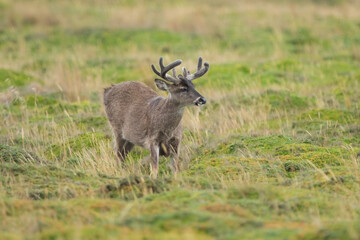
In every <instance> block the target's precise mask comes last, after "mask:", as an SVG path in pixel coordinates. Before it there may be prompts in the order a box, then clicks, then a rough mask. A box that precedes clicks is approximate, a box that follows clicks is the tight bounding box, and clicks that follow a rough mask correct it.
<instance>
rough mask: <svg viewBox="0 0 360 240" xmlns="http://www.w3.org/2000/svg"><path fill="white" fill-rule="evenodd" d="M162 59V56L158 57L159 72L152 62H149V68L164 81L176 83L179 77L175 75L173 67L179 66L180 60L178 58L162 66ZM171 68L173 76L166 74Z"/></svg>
mask: <svg viewBox="0 0 360 240" xmlns="http://www.w3.org/2000/svg"><path fill="white" fill-rule="evenodd" d="M163 61H164V60H163V57H160V59H159V66H160V72H159V71H158V70H157V69H156V68H155V66H154V64H151V68H152V70H153V71H154V73H155V74H156V75H158V76H159V77H161V78H162V79H164V80H166V81H169V82H173V83H178V82H179V79H178V78H177V77H176V71H175V69H174V68H175V67H177V66H179V65H180V64H181V63H182V61H181V60H180V59H178V60H176V61H174V62H172V63H170V64H169V65H167V66H164V63H163ZM171 69H172V70H173V75H174V76H171V75H169V74H167V72H168V71H170V70H171Z"/></svg>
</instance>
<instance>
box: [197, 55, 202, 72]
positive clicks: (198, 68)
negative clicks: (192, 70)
mask: <svg viewBox="0 0 360 240" xmlns="http://www.w3.org/2000/svg"><path fill="white" fill-rule="evenodd" d="M201 66H202V57H199V61H198V66H197V70H198V71H200V69H201Z"/></svg>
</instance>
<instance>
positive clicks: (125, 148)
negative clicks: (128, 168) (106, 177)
mask: <svg viewBox="0 0 360 240" xmlns="http://www.w3.org/2000/svg"><path fill="white" fill-rule="evenodd" d="M133 147H134V144H133V143H131V142H129V141H127V140H125V139H123V138H122V137H121V136H120V135H118V136H117V137H116V155H117V156H118V159H119V160H120V161H121V162H124V161H125V159H126V156H127V154H128V153H129V152H130V151H131V150H132V148H133Z"/></svg>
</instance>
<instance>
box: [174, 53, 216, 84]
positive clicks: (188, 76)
mask: <svg viewBox="0 0 360 240" xmlns="http://www.w3.org/2000/svg"><path fill="white" fill-rule="evenodd" d="M201 67H202V58H201V57H199V62H198V65H197V72H196V73H194V74H190V72H189V71H187V70H186V68H183V74H184V78H185V79H187V80H189V81H192V80H194V79H197V78H199V77H201V76H202V75H204V74H205V73H206V72H207V71H208V70H209V68H210V64H209V63H208V62H205V63H204V68H201ZM179 77H182V76H181V75H179Z"/></svg>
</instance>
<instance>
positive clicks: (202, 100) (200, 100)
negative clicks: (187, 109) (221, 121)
mask: <svg viewBox="0 0 360 240" xmlns="http://www.w3.org/2000/svg"><path fill="white" fill-rule="evenodd" d="M205 103H206V98H204V97H198V98H197V99H196V100H195V101H194V104H195V105H196V106H201V105H204V104H205Z"/></svg>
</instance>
